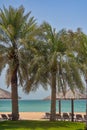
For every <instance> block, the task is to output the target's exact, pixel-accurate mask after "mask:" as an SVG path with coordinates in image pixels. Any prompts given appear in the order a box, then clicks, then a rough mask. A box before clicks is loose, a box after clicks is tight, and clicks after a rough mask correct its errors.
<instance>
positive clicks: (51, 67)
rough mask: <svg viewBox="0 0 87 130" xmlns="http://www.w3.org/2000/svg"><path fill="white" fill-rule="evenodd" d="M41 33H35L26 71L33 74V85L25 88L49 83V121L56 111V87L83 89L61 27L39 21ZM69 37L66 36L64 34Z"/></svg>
mask: <svg viewBox="0 0 87 130" xmlns="http://www.w3.org/2000/svg"><path fill="white" fill-rule="evenodd" d="M40 29H41V30H42V34H41V33H40V37H38V43H37V45H36V47H35V49H36V53H37V55H35V57H34V58H33V59H32V61H31V63H32V66H31V67H30V72H31V74H32V75H33V71H34V72H35V73H34V76H33V79H34V81H35V82H33V86H31V88H30V87H29V88H27V89H26V91H27V92H28V91H30V90H33V89H35V88H37V87H34V84H36V83H40V84H41V85H43V86H44V87H45V88H46V89H47V87H46V86H47V85H48V84H49V85H50V86H51V118H50V120H51V121H54V120H55V115H56V93H57V91H63V93H64V94H65V92H66V91H67V86H68V88H69V87H70V89H71V90H72V91H73V92H74V89H75V88H79V89H80V90H83V84H82V80H81V77H80V75H79V71H78V66H77V64H76V62H75V60H74V54H73V53H71V51H70V45H68V42H67V38H68V32H67V31H65V30H62V31H60V32H58V33H57V32H56V30H55V29H52V27H51V25H49V24H48V23H46V22H45V23H43V24H42V25H41V27H40ZM68 40H69V38H68ZM29 89H30V90H29Z"/></svg>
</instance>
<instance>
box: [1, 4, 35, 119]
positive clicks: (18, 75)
mask: <svg viewBox="0 0 87 130" xmlns="http://www.w3.org/2000/svg"><path fill="white" fill-rule="evenodd" d="M30 14H31V12H29V13H27V14H24V7H23V6H20V7H19V8H18V9H14V8H13V7H11V6H9V9H7V8H5V7H3V10H2V9H0V73H1V72H2V70H3V68H5V67H6V69H7V71H6V72H7V73H6V81H7V82H6V83H7V86H11V92H12V120H18V118H19V108H18V85H21V86H25V84H26V85H28V82H27V81H28V78H29V76H28V67H29V66H28V64H27V62H28V60H29V59H30V58H32V55H31V52H29V50H27V49H26V46H27V45H26V43H27V41H29V42H28V43H31V42H32V41H34V39H35V37H34V36H35V29H36V28H37V27H36V22H35V19H34V17H31V16H30ZM32 43H33V42H32ZM29 56H30V57H29Z"/></svg>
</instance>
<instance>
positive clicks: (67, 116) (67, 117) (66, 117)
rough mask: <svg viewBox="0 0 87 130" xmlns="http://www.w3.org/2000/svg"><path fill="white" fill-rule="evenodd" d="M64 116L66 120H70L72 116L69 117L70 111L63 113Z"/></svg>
mask: <svg viewBox="0 0 87 130" xmlns="http://www.w3.org/2000/svg"><path fill="white" fill-rule="evenodd" d="M62 118H63V120H64V121H65V120H68V121H69V120H70V117H69V115H68V113H63V115H62Z"/></svg>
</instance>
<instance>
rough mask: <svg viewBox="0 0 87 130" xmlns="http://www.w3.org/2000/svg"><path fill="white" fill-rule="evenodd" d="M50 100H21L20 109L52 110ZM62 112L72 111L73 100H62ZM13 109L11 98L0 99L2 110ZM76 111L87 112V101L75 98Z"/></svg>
mask: <svg viewBox="0 0 87 130" xmlns="http://www.w3.org/2000/svg"><path fill="white" fill-rule="evenodd" d="M50 104H51V101H49V100H19V111H20V112H50ZM58 107H59V106H58V101H57V102H56V109H57V111H58ZM61 109H62V112H71V101H70V100H61ZM10 111H11V100H6V99H3V100H1V99H0V112H10ZM74 111H75V112H85V111H86V101H85V100H75V101H74Z"/></svg>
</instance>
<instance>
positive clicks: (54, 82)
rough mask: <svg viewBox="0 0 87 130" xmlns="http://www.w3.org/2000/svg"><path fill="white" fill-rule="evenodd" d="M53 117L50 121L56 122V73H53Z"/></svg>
mask: <svg viewBox="0 0 87 130" xmlns="http://www.w3.org/2000/svg"><path fill="white" fill-rule="evenodd" d="M51 87H52V88H51V117H50V121H55V120H56V73H52V86H51Z"/></svg>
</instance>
